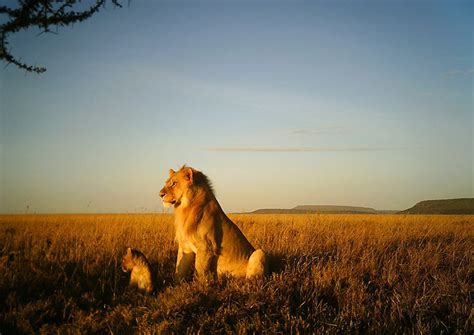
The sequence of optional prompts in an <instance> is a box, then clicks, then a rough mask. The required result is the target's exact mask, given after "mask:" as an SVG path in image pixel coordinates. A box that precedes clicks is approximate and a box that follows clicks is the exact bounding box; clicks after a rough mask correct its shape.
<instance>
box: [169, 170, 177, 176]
mask: <svg viewBox="0 0 474 335" xmlns="http://www.w3.org/2000/svg"><path fill="white" fill-rule="evenodd" d="M175 173H176V172H174V170H173V169H170V177H172V176H173V175H174V174H175Z"/></svg>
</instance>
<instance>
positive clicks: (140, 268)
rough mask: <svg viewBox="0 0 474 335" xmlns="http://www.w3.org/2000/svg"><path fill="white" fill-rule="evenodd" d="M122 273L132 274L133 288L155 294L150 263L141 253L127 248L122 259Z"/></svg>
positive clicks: (131, 283) (131, 282)
mask: <svg viewBox="0 0 474 335" xmlns="http://www.w3.org/2000/svg"><path fill="white" fill-rule="evenodd" d="M122 271H123V272H130V271H131V272H132V273H131V275H130V285H131V286H138V289H140V290H143V291H145V292H146V293H152V292H153V281H152V275H151V270H150V263H148V260H147V259H146V257H145V255H144V254H142V253H141V252H140V251H138V250H136V249H132V248H127V253H126V254H125V255H124V256H123V258H122Z"/></svg>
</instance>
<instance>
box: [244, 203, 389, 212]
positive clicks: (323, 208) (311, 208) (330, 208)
mask: <svg viewBox="0 0 474 335" xmlns="http://www.w3.org/2000/svg"><path fill="white" fill-rule="evenodd" d="M397 212H398V211H389V210H384V211H377V210H375V209H373V208H369V207H355V206H334V205H304V206H296V207H293V208H290V209H286V208H264V209H257V210H256V211H253V212H251V213H252V214H308V213H324V214H390V213H397Z"/></svg>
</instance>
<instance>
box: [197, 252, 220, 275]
mask: <svg viewBox="0 0 474 335" xmlns="http://www.w3.org/2000/svg"><path fill="white" fill-rule="evenodd" d="M196 272H197V275H198V278H199V279H200V280H203V279H204V280H214V279H216V278H217V256H216V255H215V254H214V252H213V251H212V248H208V247H205V248H200V249H198V250H197V254H196Z"/></svg>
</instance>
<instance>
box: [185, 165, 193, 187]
mask: <svg viewBox="0 0 474 335" xmlns="http://www.w3.org/2000/svg"><path fill="white" fill-rule="evenodd" d="M184 177H185V178H186V179H187V180H189V181H190V182H191V183H192V182H193V177H194V171H193V169H192V168H190V167H188V168H185V169H184Z"/></svg>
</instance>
